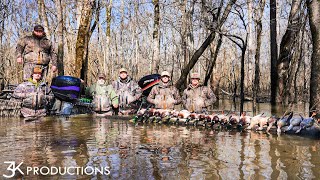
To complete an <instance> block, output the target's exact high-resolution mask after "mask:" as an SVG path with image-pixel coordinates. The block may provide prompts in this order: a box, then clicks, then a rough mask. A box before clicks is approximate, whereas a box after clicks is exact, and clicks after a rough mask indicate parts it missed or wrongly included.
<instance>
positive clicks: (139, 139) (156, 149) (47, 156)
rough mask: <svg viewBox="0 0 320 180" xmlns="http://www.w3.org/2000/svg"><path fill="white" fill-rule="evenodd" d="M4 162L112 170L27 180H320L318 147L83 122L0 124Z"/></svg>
mask: <svg viewBox="0 0 320 180" xmlns="http://www.w3.org/2000/svg"><path fill="white" fill-rule="evenodd" d="M0 125H1V128H0V175H1V178H3V177H2V174H4V173H7V171H5V169H6V168H7V165H6V164H3V163H2V162H3V161H15V162H17V163H19V162H24V164H23V165H24V166H23V167H22V168H21V169H23V168H26V166H39V167H41V166H48V167H50V166H55V167H59V166H60V167H65V166H81V167H88V166H91V167H101V166H103V167H106V166H108V167H110V172H111V174H110V175H109V176H100V175H97V176H85V175H81V176H80V175H79V176H71V175H69V176H68V175H64V176H34V175H29V176H25V177H24V179H318V178H319V177H320V171H319V167H320V151H319V148H320V141H319V140H318V139H312V138H307V137H299V136H295V135H285V134H283V135H281V136H278V135H276V134H266V133H264V132H254V131H251V132H236V131H213V130H211V129H204V128H202V129H201V128H196V127H184V126H169V125H137V126H135V125H134V124H131V123H129V122H128V121H126V120H112V119H106V118H95V117H92V116H86V115H80V116H74V117H71V118H62V117H61V118H59V117H46V118H44V119H41V120H39V121H34V122H24V121H23V120H22V119H16V118H1V119H0Z"/></svg>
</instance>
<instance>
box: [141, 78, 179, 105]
mask: <svg viewBox="0 0 320 180" xmlns="http://www.w3.org/2000/svg"><path fill="white" fill-rule="evenodd" d="M147 101H148V102H149V103H152V104H154V105H155V108H161V109H174V105H177V104H180V103H181V97H180V94H179V91H178V89H177V88H176V87H174V86H172V85H171V84H167V85H166V84H164V83H163V82H160V83H159V84H158V85H156V86H154V87H153V88H152V89H151V92H150V94H149V96H148V98H147Z"/></svg>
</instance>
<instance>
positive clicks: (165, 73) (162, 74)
mask: <svg viewBox="0 0 320 180" xmlns="http://www.w3.org/2000/svg"><path fill="white" fill-rule="evenodd" d="M161 76H168V77H171V75H170V73H169V72H168V71H163V72H162V73H161Z"/></svg>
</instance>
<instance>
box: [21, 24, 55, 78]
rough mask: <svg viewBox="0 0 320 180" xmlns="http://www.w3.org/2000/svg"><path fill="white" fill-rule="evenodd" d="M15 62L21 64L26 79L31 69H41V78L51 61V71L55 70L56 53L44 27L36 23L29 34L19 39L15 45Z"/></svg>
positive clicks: (46, 71) (44, 76)
mask: <svg viewBox="0 0 320 180" xmlns="http://www.w3.org/2000/svg"><path fill="white" fill-rule="evenodd" d="M16 57H17V62H18V63H20V64H23V80H24V81H27V80H28V78H29V77H30V76H31V73H32V69H33V68H35V67H37V68H40V69H42V74H41V75H42V78H43V79H45V78H46V75H47V73H48V65H49V63H50V61H51V63H52V67H51V70H52V71H53V72H56V71H57V54H56V53H55V51H54V47H53V46H52V44H51V41H50V40H49V39H48V38H47V37H46V34H45V32H44V28H43V27H42V26H41V25H36V26H34V28H33V32H32V34H31V35H27V36H25V37H23V38H21V39H19V41H18V44H17V47H16Z"/></svg>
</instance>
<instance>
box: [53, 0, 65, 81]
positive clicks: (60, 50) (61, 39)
mask: <svg viewBox="0 0 320 180" xmlns="http://www.w3.org/2000/svg"><path fill="white" fill-rule="evenodd" d="M55 4H56V9H57V17H58V55H57V58H58V62H57V63H58V72H59V75H64V66H63V56H64V18H63V14H64V13H63V6H62V1H61V0H55Z"/></svg>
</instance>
